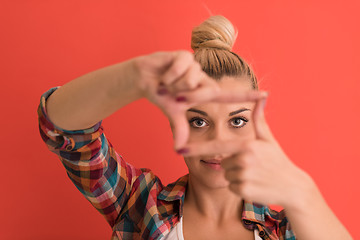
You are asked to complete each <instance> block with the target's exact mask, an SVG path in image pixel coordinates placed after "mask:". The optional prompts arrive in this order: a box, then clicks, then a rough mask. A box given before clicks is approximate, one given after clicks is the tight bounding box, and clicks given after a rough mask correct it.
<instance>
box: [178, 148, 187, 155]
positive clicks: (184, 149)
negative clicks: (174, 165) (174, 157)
mask: <svg viewBox="0 0 360 240" xmlns="http://www.w3.org/2000/svg"><path fill="white" fill-rule="evenodd" d="M176 152H177V153H178V154H185V153H188V152H189V149H187V148H181V149H179V150H177V151H176Z"/></svg>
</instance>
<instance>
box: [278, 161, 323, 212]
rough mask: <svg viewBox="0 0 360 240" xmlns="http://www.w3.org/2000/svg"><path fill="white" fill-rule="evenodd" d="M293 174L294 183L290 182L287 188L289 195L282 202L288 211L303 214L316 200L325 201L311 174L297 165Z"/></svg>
mask: <svg viewBox="0 0 360 240" xmlns="http://www.w3.org/2000/svg"><path fill="white" fill-rule="evenodd" d="M292 176H293V177H292V181H291V182H292V184H289V187H288V190H287V193H288V196H287V198H286V199H285V202H284V203H283V204H282V205H283V207H284V208H285V209H286V211H287V212H294V213H298V214H303V213H304V211H306V210H308V209H309V206H311V205H312V204H313V203H314V202H323V201H324V199H323V197H322V195H321V193H320V190H319V188H318V187H317V185H316V183H315V182H314V180H313V179H312V177H311V176H310V175H309V174H307V173H306V172H305V171H303V170H301V169H300V168H297V167H296V168H295V171H294V173H293V175H292Z"/></svg>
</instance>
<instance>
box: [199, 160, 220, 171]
mask: <svg viewBox="0 0 360 240" xmlns="http://www.w3.org/2000/svg"><path fill="white" fill-rule="evenodd" d="M200 162H201V163H202V164H203V165H204V166H206V167H209V168H211V169H214V170H222V167H221V165H220V163H221V161H220V160H215V159H211V160H206V161H205V160H200Z"/></svg>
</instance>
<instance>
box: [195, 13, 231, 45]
mask: <svg viewBox="0 0 360 240" xmlns="http://www.w3.org/2000/svg"><path fill="white" fill-rule="evenodd" d="M236 36H237V33H236V32H235V29H234V26H233V25H232V24H231V22H230V21H229V20H228V19H226V18H225V17H223V16H220V15H217V16H211V17H209V18H208V19H206V20H205V21H204V22H203V23H201V24H200V25H199V26H197V27H195V28H194V29H193V31H192V34H191V48H192V49H193V50H194V51H196V50H197V49H199V48H215V49H220V50H227V51H231V49H232V47H233V45H234V42H235V39H236Z"/></svg>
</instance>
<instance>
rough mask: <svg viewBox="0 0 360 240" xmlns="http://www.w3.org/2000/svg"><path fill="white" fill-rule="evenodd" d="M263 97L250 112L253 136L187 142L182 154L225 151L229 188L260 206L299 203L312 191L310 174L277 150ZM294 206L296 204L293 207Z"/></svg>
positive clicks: (289, 206) (288, 205) (224, 162)
mask: <svg viewBox="0 0 360 240" xmlns="http://www.w3.org/2000/svg"><path fill="white" fill-rule="evenodd" d="M265 102H266V99H260V100H258V101H257V103H256V107H255V109H254V112H253V119H254V126H255V135H256V138H255V139H253V140H249V141H247V142H245V144H242V145H239V143H238V142H237V141H234V140H231V141H218V140H213V141H208V142H201V143H199V142H197V143H188V144H187V145H186V146H184V148H186V149H187V150H188V152H187V153H186V154H183V155H184V156H194V155H215V154H227V155H230V154H231V156H230V157H228V158H225V159H224V160H223V161H222V162H221V166H222V167H223V168H224V170H225V178H226V179H227V180H228V181H229V183H230V184H229V188H230V190H231V191H233V192H234V193H235V194H238V195H239V196H241V197H242V198H244V199H246V200H249V201H253V202H256V203H260V204H263V205H268V204H276V205H281V206H283V207H285V208H291V207H296V206H294V205H296V204H301V203H300V202H301V199H300V198H301V197H304V194H305V193H306V195H308V194H309V193H310V194H311V193H312V192H314V191H316V189H317V188H316V186H315V184H314V183H313V181H312V179H311V177H310V176H309V175H308V174H307V173H305V172H304V171H303V170H301V169H300V168H298V167H297V166H296V165H295V164H294V163H292V162H291V161H290V159H289V158H288V157H287V156H286V154H285V153H284V152H283V150H282V149H281V147H280V145H279V144H278V142H277V141H276V139H275V138H274V136H273V135H272V133H271V131H270V128H269V126H268V124H267V122H266V119H265V116H264V106H265ZM297 207H298V206H297Z"/></svg>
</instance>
